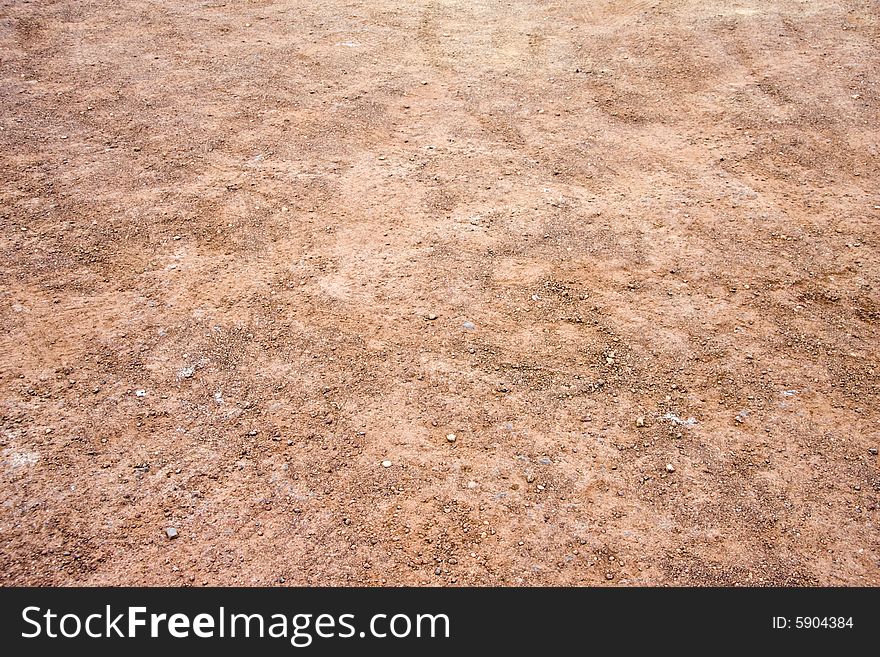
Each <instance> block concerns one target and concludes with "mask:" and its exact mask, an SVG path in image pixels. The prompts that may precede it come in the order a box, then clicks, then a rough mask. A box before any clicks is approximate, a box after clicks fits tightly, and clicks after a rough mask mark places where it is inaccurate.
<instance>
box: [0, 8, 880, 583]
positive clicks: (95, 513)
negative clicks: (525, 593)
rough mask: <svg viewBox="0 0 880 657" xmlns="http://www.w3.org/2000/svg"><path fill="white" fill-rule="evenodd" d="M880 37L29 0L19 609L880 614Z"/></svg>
mask: <svg viewBox="0 0 880 657" xmlns="http://www.w3.org/2000/svg"><path fill="white" fill-rule="evenodd" d="M878 44H880V9H878V5H877V3H876V2H871V1H869V0H866V1H862V2H858V1H853V0H846V1H841V2H827V1H816V2H812V1H804V2H788V1H782V2H772V3H768V2H758V1H757V0H750V1H742V2H736V3H730V2H721V1H719V0H709V1H708V2H695V1H682V2H670V1H663V0H656V1H655V2H636V1H629V2H627V1H600V0H597V1H595V2H551V1H549V0H544V1H541V0H533V1H531V2H525V1H524V0H511V1H510V2H491V1H488V0H475V1H469V2H465V1H464V0H435V1H427V0H417V1H413V2H394V1H391V0H377V1H376V2H369V3H359V2H340V1H338V0H330V1H328V2H323V3H311V2H294V1H284V0H279V1H276V2H270V1H268V0H264V1H254V2H244V1H234V0H227V1H226V2H203V1H201V2H189V1H179V2H170V1H168V0H154V1H152V2H145V1H131V2H124V3H120V2H109V1H108V0H96V1H94V2H89V3H84V2H73V1H71V0H58V1H54V2H53V1H49V0H45V1H41V2H17V1H15V2H13V1H11V0H7V1H6V2H5V3H4V4H3V5H2V6H0V78H2V84H0V109H2V115H0V171H2V174H0V219H2V227H3V231H2V237H0V249H2V251H0V252H2V262H0V281H2V290H0V322H2V327H3V331H2V343H0V346H2V352H0V353H2V356H0V358H2V360H0V404H2V406H0V422H2V437H0V438H2V442H0V454H2V461H0V477H2V479H0V481H2V484H0V499H2V513H0V583H3V584H6V585H12V584H15V585H22V584H37V585H58V584H68V585H70V584H86V585H104V584H151V585H152V584H164V585H189V584H196V585H202V584H219V585H232V584H245V585H252V584H273V583H285V584H309V585H315V584H369V585H379V584H385V585H396V584H413V585H424V584H430V585H450V584H459V585H469V584H477V585H487V584H501V585H516V584H526V585H562V584H577V585H581V584H586V585H599V584H602V585H606V584H610V585H618V584H629V585H640V584H670V585H684V584H697V585H710V584H717V585H734V584H753V585H758V584H765V585H783V584H820V585H832V584H833V585H872V586H876V585H878V584H880V535H878V531H877V526H876V523H877V519H878V510H877V504H878V490H880V478H878V471H877V456H876V453H872V452H871V450H874V449H875V448H877V447H878V446H880V435H878V433H880V431H878V426H880V424H878V422H880V408H878V404H877V394H878V371H877V368H878V363H877V359H878V325H880V287H878V286H880V257H878V256H880V253H878V249H880V239H878V233H877V230H876V224H877V221H878V218H880V192H878V189H880V186H878V182H880V178H878V173H880V170H878V148H880V129H878V127H880V112H878V110H880V95H878V72H880V51H878ZM433 315H436V319H428V317H429V316H433ZM465 322H471V323H472V324H473V326H472V327H470V326H468V327H465V326H464V324H465ZM139 391H142V392H139ZM673 417H677V418H680V419H682V420H684V421H687V420H688V418H693V420H694V422H693V423H689V424H677V423H676V421H675V420H674V419H671V418H673ZM639 418H644V419H643V421H642V420H640V419H639ZM639 425H644V426H639ZM450 433H454V434H455V435H456V440H455V442H450V441H448V440H447V435H448V434H450ZM386 459H387V460H389V461H391V466H390V467H387V468H386V467H382V465H381V463H382V461H383V460H386ZM667 464H669V465H670V466H671V468H672V470H673V471H672V472H668V471H667V470H668V469H667ZM168 527H174V528H176V529H177V531H178V532H179V537H178V538H176V539H173V540H170V539H168V538H167V537H166V534H165V530H166V528H168Z"/></svg>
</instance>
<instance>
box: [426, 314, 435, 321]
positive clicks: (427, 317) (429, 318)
mask: <svg viewBox="0 0 880 657" xmlns="http://www.w3.org/2000/svg"><path fill="white" fill-rule="evenodd" d="M425 319H427V320H428V321H431V322H433V321H434V320H435V319H437V315H436V314H435V313H428V314H427V315H425Z"/></svg>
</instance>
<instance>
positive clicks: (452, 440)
mask: <svg viewBox="0 0 880 657" xmlns="http://www.w3.org/2000/svg"><path fill="white" fill-rule="evenodd" d="M446 440H448V441H449V442H451V443H454V442H455V440H456V438H455V434H454V433H451V434H449V435H448V436H446Z"/></svg>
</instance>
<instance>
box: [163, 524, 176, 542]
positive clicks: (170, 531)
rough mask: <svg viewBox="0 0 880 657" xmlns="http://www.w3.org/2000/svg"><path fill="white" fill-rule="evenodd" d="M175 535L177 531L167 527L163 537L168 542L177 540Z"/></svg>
mask: <svg viewBox="0 0 880 657" xmlns="http://www.w3.org/2000/svg"><path fill="white" fill-rule="evenodd" d="M177 535H178V534H177V530H176V529H175V528H174V527H167V528H166V529H165V536H167V537H168V539H169V540H172V539H175V538H177Z"/></svg>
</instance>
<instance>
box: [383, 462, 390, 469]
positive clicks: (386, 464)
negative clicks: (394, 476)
mask: <svg viewBox="0 0 880 657" xmlns="http://www.w3.org/2000/svg"><path fill="white" fill-rule="evenodd" d="M382 467H383V468H390V467H391V461H382Z"/></svg>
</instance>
